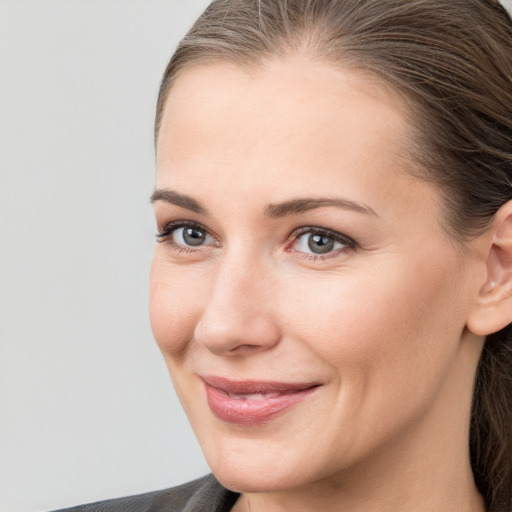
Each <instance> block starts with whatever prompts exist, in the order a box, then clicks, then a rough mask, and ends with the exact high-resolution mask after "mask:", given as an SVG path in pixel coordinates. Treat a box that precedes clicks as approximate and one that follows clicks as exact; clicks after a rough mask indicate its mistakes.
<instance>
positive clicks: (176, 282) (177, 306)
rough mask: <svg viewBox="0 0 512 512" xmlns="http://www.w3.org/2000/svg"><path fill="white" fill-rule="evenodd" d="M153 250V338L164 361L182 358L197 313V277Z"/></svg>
mask: <svg viewBox="0 0 512 512" xmlns="http://www.w3.org/2000/svg"><path fill="white" fill-rule="evenodd" d="M192 277H193V276H191V275H189V273H187V272H186V271H184V270H183V269H181V268H177V267H176V266H173V265H170V264H169V263H167V262H165V260H164V259H163V258H161V257H160V256H159V255H158V254H155V257H154V259H153V263H152V266H151V274H150V288H149V313H150V320H151V328H152V330H153V335H154V337H155V340H156V342H157V344H158V346H159V348H160V350H161V351H162V353H163V355H164V357H165V359H166V362H167V363H169V362H170V361H169V360H168V358H169V357H171V358H172V359H174V358H178V359H181V358H182V356H183V354H184V351H185V350H186V348H187V346H188V343H189V341H190V340H191V339H192V336H193V333H194V328H195V324H196V323H197V321H198V319H199V317H200V304H201V293H202V291H204V286H203V287H202V286H200V284H199V283H198V282H197V279H192Z"/></svg>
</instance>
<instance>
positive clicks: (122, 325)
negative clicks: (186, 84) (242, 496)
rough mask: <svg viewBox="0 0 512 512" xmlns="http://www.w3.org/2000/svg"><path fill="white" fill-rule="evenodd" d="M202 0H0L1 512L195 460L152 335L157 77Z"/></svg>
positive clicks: (144, 480)
mask: <svg viewBox="0 0 512 512" xmlns="http://www.w3.org/2000/svg"><path fill="white" fill-rule="evenodd" d="M207 3H208V1H207V0H194V1H192V0H166V1H163V0H161V1H159V0H119V1H116V0H32V1H31V0H4V1H2V2H0V63H1V64H0V73H1V77H0V112H1V116H0V142H1V154H0V170H1V171H0V172H1V174H0V234H1V238H0V262H1V265H0V272H1V274H0V340H1V346H0V418H1V422H0V510H1V511H2V512H15V511H20V512H29V511H39V510H45V509H46V510H47V509H52V508H55V507H62V506H65V505H72V504H77V503H80V502H88V501H92V500H98V499H101V498H107V497H113V496H120V495H126V494H131V493H137V492H143V491H149V490H154V489H158V488H163V487H168V486H170V485H173V484H177V483H180V482H183V481H186V480H189V479H191V478H193V477H195V476H199V475H201V474H204V473H205V472H206V471H207V466H206V464H205V463H204V462H203V459H202V455H201V454H200V450H199V448H198V447H197V445H196V442H195V439H194V437H193V435H192V433H191V432H190V429H189V427H188V424H187V421H186V419H185V417H184V415H183V413H182V412H181V408H180V406H179V404H178V402H177V400H176V398H175V396H174V392H173V389H172V385H171V382H170V379H169V377H168V375H167V370H166V368H165V366H164V363H163V360H162V358H161V355H160V353H159V351H158V349H157V347H156V345H155V343H154V341H153V337H152V334H151V330H150V327H149V320H148V313H147V281H148V271H149V264H150V260H151V253H152V247H153V243H154V242H153V234H154V231H155V227H154V225H153V220H152V211H151V207H150V205H149V201H148V199H149V195H150V193H151V189H152V187H153V175H154V160H153V147H152V129H153V127H152V124H153V115H154V105H155V102H156V95H157V89H158V83H159V80H160V76H161V73H162V71H163V69H164V67H165V65H166V63H167V60H168V59H169V57H170V54H171V53H172V49H173V48H174V46H175V45H176V43H177V42H178V40H179V39H180V38H181V37H182V36H183V35H184V33H185V32H186V30H187V29H188V27H189V25H190V24H191V23H192V22H193V20H194V19H195V18H196V17H197V16H198V15H199V13H200V12H201V10H202V9H203V8H204V7H205V6H206V5H207Z"/></svg>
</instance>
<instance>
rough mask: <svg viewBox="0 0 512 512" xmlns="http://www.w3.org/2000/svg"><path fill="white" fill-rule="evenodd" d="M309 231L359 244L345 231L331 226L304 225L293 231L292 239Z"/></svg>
mask: <svg viewBox="0 0 512 512" xmlns="http://www.w3.org/2000/svg"><path fill="white" fill-rule="evenodd" d="M307 233H319V234H326V235H328V236H330V237H331V238H334V239H335V240H336V241H339V242H344V243H347V242H348V243H350V244H351V245H354V246H355V245H357V242H356V241H355V240H354V239H353V238H352V237H350V236H348V235H344V234H343V233H340V232H339V231H334V230H333V229H329V228H321V227H319V226H303V227H300V228H297V229H296V230H294V231H293V232H292V234H291V235H290V237H289V238H290V239H291V238H294V237H298V236H299V235H305V234H307Z"/></svg>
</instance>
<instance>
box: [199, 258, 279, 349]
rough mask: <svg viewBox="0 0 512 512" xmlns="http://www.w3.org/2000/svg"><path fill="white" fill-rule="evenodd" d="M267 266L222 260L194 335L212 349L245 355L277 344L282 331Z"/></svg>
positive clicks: (213, 278)
mask: <svg viewBox="0 0 512 512" xmlns="http://www.w3.org/2000/svg"><path fill="white" fill-rule="evenodd" d="M270 281H271V279H270V276H269V273H268V271H265V269H263V268H261V269H256V268H255V266H254V265H251V264H245V265H243V264H240V261H238V262H236V261H235V262H230V261H227V260H226V261H224V262H222V263H219V266H218V267H217V269H216V272H215V273H214V275H213V277H212V281H211V288H210V294H209V296H208V300H207V303H206V305H205V307H204V309H203V312H202V315H201V317H200V319H199V321H198V323H197V325H196V328H195V331H194V338H195V340H196V342H197V343H200V344H202V345H203V346H205V347H206V348H207V349H208V350H209V351H210V352H212V353H214V354H216V355H222V356H226V355H229V356H236V355H238V356H241V355H247V354H252V353H256V352H260V351H264V350H269V349H271V348H273V347H274V346H275V345H276V344H277V343H278V342H279V339H280V336H281V333H280V329H279V327H278V324H277V322H276V318H275V312H274V311H272V309H271V300H269V299H270V297H271V294H272V292H273V290H272V285H271V282H270Z"/></svg>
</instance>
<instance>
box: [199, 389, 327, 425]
mask: <svg viewBox="0 0 512 512" xmlns="http://www.w3.org/2000/svg"><path fill="white" fill-rule="evenodd" d="M205 388H206V398H207V401H208V405H209V407H210V410H211V411H212V413H213V414H214V415H215V416H216V417H217V418H219V419H220V420H222V421H224V422H226V423H231V424H233V425H241V426H251V425H259V424H261V423H266V422H268V421H270V420H272V419H274V418H276V417H277V416H279V415H280V414H282V413H284V412H285V411H286V410H288V409H289V408H290V407H292V406H294V405H295V404H298V403H299V402H302V400H304V399H305V398H306V397H307V396H309V395H310V394H312V393H313V392H314V391H315V390H316V389H317V388H318V386H315V387H311V388H307V389H301V390H297V391H294V392H286V393H282V394H279V395H277V396H272V397H269V398H265V397H262V398H254V399H253V398H249V399H246V398H232V397H230V396H229V395H228V394H227V393H226V392H224V391H222V390H221V389H218V388H215V387H213V386H210V385H209V384H207V383H205ZM274 395H275V394H274Z"/></svg>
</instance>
